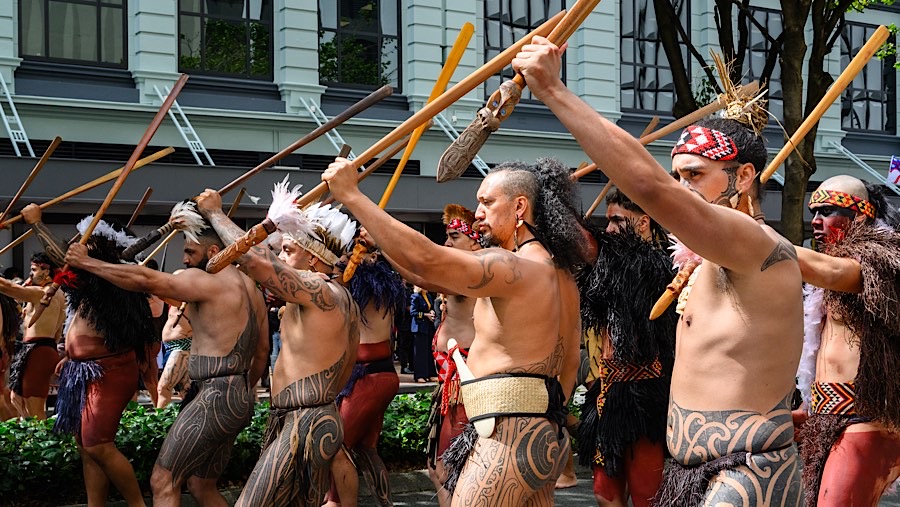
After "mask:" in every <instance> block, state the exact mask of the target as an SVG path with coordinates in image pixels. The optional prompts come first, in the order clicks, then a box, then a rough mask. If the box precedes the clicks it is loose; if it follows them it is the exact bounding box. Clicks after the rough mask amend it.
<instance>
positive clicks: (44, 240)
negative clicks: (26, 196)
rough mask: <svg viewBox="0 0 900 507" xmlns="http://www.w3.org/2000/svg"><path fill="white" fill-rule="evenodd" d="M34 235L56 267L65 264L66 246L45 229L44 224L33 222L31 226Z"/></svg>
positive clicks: (48, 229) (47, 228)
mask: <svg viewBox="0 0 900 507" xmlns="http://www.w3.org/2000/svg"><path fill="white" fill-rule="evenodd" d="M31 228H32V229H34V233H35V234H37V237H38V239H39V240H40V241H41V244H42V245H44V251H45V252H47V255H48V256H49V257H50V258H51V259H52V260H53V262H55V263H56V264H57V265H58V266H62V265H64V264H65V263H66V250H67V249H68V245H66V242H65V241H62V240H60V239H59V238H57V237H56V236H55V235H53V233H52V232H50V228H49V227H47V226H46V225H45V224H44V222H35V223H33V224H31Z"/></svg>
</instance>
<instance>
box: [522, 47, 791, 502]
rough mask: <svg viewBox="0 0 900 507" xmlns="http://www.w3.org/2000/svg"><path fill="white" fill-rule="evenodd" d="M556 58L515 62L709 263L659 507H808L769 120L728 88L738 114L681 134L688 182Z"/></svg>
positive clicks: (693, 306) (584, 140) (683, 329)
mask: <svg viewBox="0 0 900 507" xmlns="http://www.w3.org/2000/svg"><path fill="white" fill-rule="evenodd" d="M561 57H562V50H561V49H560V48H558V47H556V46H555V45H553V44H552V43H550V42H549V41H548V40H547V39H545V38H543V37H534V39H533V40H532V42H531V44H528V45H525V46H524V47H523V49H522V52H520V53H519V54H518V55H517V56H516V58H515V59H514V60H513V62H512V63H513V68H514V69H516V70H517V71H518V72H520V73H521V74H522V75H523V76H524V77H525V80H526V82H527V83H528V88H529V89H530V90H531V92H532V93H533V94H534V95H535V97H536V98H538V99H540V100H541V101H543V102H544V104H546V105H547V106H548V107H549V108H550V110H551V111H553V113H554V114H555V115H556V116H557V118H559V120H560V121H561V122H562V123H563V125H564V126H565V127H566V128H567V129H568V130H569V131H570V132H571V133H572V134H573V135H574V137H575V139H576V140H578V142H579V143H580V144H581V146H582V147H583V148H584V150H585V153H587V154H588V156H589V157H590V158H591V159H592V160H593V161H594V162H596V163H597V164H598V166H599V168H600V169H601V170H602V171H603V172H604V173H605V174H606V175H607V176H609V178H610V180H612V182H613V183H614V184H615V185H616V186H617V187H619V188H620V189H621V190H622V191H623V192H624V193H625V194H626V195H628V196H629V197H630V198H631V199H632V200H633V201H634V202H635V203H636V204H637V205H638V206H640V207H641V208H642V209H643V210H644V211H646V212H647V213H648V214H649V215H650V216H651V217H653V218H654V219H655V220H657V221H658V222H659V223H660V225H662V226H663V227H665V228H666V229H668V230H669V231H671V232H672V233H673V234H675V235H676V236H677V237H678V239H679V240H680V241H681V242H682V243H683V244H684V245H685V246H686V247H687V248H690V249H691V250H693V252H695V253H696V254H697V255H698V256H699V257H701V258H702V259H703V263H702V264H701V265H700V268H698V270H696V271H694V275H693V279H694V282H693V284H692V290H691V291H690V298H688V299H687V301H686V302H685V305H684V307H683V311H682V314H681V316H680V318H679V321H678V324H677V329H676V342H675V343H676V348H675V365H674V368H673V371H672V384H671V392H670V396H669V415H668V429H667V438H668V448H669V453H670V454H671V456H672V458H673V459H672V460H670V461H669V463H668V464H667V466H666V470H665V472H664V478H663V483H662V486H661V487H660V489H659V491H658V492H657V496H656V498H655V502H656V504H657V505H665V506H674V505H685V506H696V505H723V504H724V505H799V503H800V496H801V495H800V481H799V459H798V455H797V450H796V447H795V445H794V443H793V424H792V420H791V411H790V400H791V397H792V395H793V392H794V375H795V373H796V366H797V364H798V362H799V359H800V349H801V340H800V334H801V333H802V332H803V331H802V326H803V317H802V315H803V313H802V312H803V308H802V293H801V279H800V268H799V265H798V263H797V254H796V251H795V250H794V247H793V245H791V244H790V243H789V242H788V241H787V240H785V239H784V238H783V237H781V236H780V235H779V234H778V233H777V232H775V231H774V230H773V229H772V228H770V227H768V226H766V225H765V224H763V223H761V221H760V220H755V219H754V215H756V212H757V210H758V208H759V206H758V200H757V199H758V191H759V188H758V187H759V183H758V179H757V174H758V173H759V172H760V171H762V170H763V168H764V167H765V164H766V150H765V145H764V141H763V138H762V136H761V134H760V132H761V131H762V128H763V127H764V126H765V123H766V120H767V116H766V115H765V114H757V113H758V112H757V111H754V110H753V108H754V104H747V103H741V102H739V101H738V100H737V98H736V97H737V95H738V94H737V93H735V91H736V90H737V88H736V87H735V86H734V85H732V84H731V83H725V84H724V85H723V89H724V90H726V97H725V99H726V101H727V104H728V105H727V107H726V111H732V112H734V113H736V114H734V115H729V116H728V117H727V118H716V119H706V120H703V121H700V122H698V123H697V124H696V125H693V126H690V127H688V128H687V129H686V130H685V132H684V134H683V135H682V137H681V139H680V140H679V141H678V143H677V145H676V146H675V149H674V150H673V152H672V168H673V169H674V170H675V171H676V172H677V173H678V175H679V176H680V178H681V184H679V183H678V182H676V181H675V180H674V179H672V177H670V176H669V174H668V173H667V171H666V170H665V169H663V168H662V167H660V165H659V163H658V162H657V161H656V159H655V158H654V157H653V156H652V155H651V154H650V153H649V152H648V151H647V150H646V148H644V147H643V146H642V145H641V144H640V142H639V141H638V140H637V139H635V138H634V136H632V135H631V134H630V133H628V132H626V131H624V130H623V129H621V128H619V127H618V126H617V125H616V124H615V123H612V122H610V121H609V120H607V119H605V118H603V117H601V116H600V115H599V114H597V112H596V111H595V110H594V109H593V108H591V107H589V106H587V105H586V104H585V103H584V102H583V101H582V100H581V99H579V98H578V97H577V96H576V95H575V94H573V93H572V92H571V91H570V90H568V89H567V88H566V86H565V84H564V83H563V82H562V81H561V80H560V79H559V75H560V62H561ZM720 76H727V72H725V71H720ZM757 119H759V120H761V121H758V122H757V121H756V120H757ZM744 121H748V123H750V124H749V125H746V124H745V123H744ZM761 351H765V353H761Z"/></svg>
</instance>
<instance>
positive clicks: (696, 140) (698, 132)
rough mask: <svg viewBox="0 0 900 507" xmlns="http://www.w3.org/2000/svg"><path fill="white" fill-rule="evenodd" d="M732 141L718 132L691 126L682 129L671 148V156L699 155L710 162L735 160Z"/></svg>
mask: <svg viewBox="0 0 900 507" xmlns="http://www.w3.org/2000/svg"><path fill="white" fill-rule="evenodd" d="M737 152H738V149H737V145H736V144H734V140H732V139H731V138H730V137H728V136H727V135H725V134H724V133H722V132H719V131H718V130H713V129H708V128H706V127H700V126H698V125H691V126H690V127H688V128H686V129H684V131H683V132H682V133H681V138H679V139H678V142H677V143H675V147H674V148H672V156H673V157H674V156H675V155H677V154H679V153H689V154H691V155H699V156H701V157H704V158H708V159H710V160H734V159H736V158H737Z"/></svg>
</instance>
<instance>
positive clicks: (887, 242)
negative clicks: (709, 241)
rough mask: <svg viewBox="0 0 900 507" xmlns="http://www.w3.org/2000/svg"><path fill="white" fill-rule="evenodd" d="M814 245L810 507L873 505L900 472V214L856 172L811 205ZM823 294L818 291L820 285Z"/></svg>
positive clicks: (806, 359)
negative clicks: (899, 373)
mask: <svg viewBox="0 0 900 507" xmlns="http://www.w3.org/2000/svg"><path fill="white" fill-rule="evenodd" d="M809 210H810V212H812V213H813V220H812V229H813V236H814V237H815V239H816V246H817V247H819V250H820V251H821V252H824V253H817V252H814V251H812V250H809V249H806V248H798V249H797V252H798V254H799V255H800V267H801V270H802V273H803V280H804V281H806V282H808V283H809V284H810V286H808V290H807V297H806V300H805V309H806V312H805V313H806V338H805V340H804V348H803V359H802V361H801V364H800V370H799V372H798V377H799V385H798V387H799V388H800V390H801V392H802V393H803V398H804V406H803V407H802V408H801V409H800V410H798V411H796V412H795V416H796V419H797V420H798V422H802V421H804V420H805V419H806V418H807V415H808V417H809V419H808V420H806V421H805V424H802V426H801V430H800V451H801V455H802V457H803V464H804V467H803V483H804V489H805V492H806V505H807V506H809V507H812V506H815V505H818V506H820V507H826V506H845V505H853V506H873V507H874V506H875V505H877V504H878V501H879V499H880V498H881V495H882V494H883V493H884V491H885V489H886V488H887V487H888V486H889V485H890V484H891V483H892V482H893V481H894V480H895V479H897V477H898V475H900V386H898V383H897V371H898V369H900V315H898V313H897V300H898V296H900V293H898V286H897V280H898V276H900V263H898V258H900V220H898V218H900V216H898V213H897V210H896V209H892V208H891V206H890V204H888V203H887V201H886V200H885V199H884V196H883V195H882V194H881V192H880V191H878V190H877V189H876V187H874V186H871V185H868V184H865V183H864V182H862V181H860V180H858V179H856V178H853V177H851V176H835V177H833V178H829V179H827V180H825V181H824V182H822V184H821V185H819V188H818V189H817V190H816V191H815V192H813V194H812V198H811V199H810V203H809ZM811 286H815V287H819V288H815V287H811Z"/></svg>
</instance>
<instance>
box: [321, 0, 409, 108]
mask: <svg viewBox="0 0 900 507" xmlns="http://www.w3.org/2000/svg"><path fill="white" fill-rule="evenodd" d="M326 1H332V0H326ZM333 1H335V18H336V19H338V20H339V19H340V18H341V2H340V0H333ZM319 2H320V0H316V12H317V17H318V20H317V27H318V32H317V34H318V40H317V41H316V44H317V46H316V49H317V55H319V54H321V47H322V37H323V33H324V32H331V33H333V34H334V37H333V38H332V39H331V40H332V41H339V40H340V37H341V35H342V34H351V35H362V36H365V37H373V36H374V37H375V38H376V39H377V41H378V46H379V48H382V47H384V40H385V39H392V40H394V41H396V48H397V60H396V73H397V78H396V85H394V84H393V83H391V82H390V81H388V82H387V83H385V84H390V85H391V86H392V87H393V88H394V93H395V94H396V93H399V92H400V91H401V90H402V88H403V67H404V61H403V19H402V18H403V17H402V9H401V7H402V6H401V3H400V1H399V0H374V2H375V4H376V9H377V10H378V12H379V15H380V9H381V8H382V6H383V5H385V2H390V3H391V4H394V9H395V11H396V16H397V25H396V26H397V34H396V35H385V33H384V31H383V30H382V31H380V32H366V31H361V30H353V29H341V27H340V26H337V27H335V28H326V27H325V26H324V24H323V21H322V9H320V8H319ZM338 25H340V23H338ZM379 28H381V23H380V22H379ZM379 51H381V49H379ZM380 57H382V58H383V57H384V54H383V53H380ZM382 61H383V60H382ZM316 68H317V70H318V73H319V84H320V85H322V86H327V87H329V88H333V87H335V88H346V89H351V90H369V91H370V90H375V89H377V88H380V87H382V86H384V84H378V83H376V84H361V83H351V82H347V81H343V80H342V74H341V58H337V78H338V80H337V81H326V80H324V79H322V72H321V64H320V62H319V61H317V63H316ZM384 77H385V74H383V73H382V70H381V69H380V68H379V71H378V78H379V79H378V80H379V81H383V80H384Z"/></svg>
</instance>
